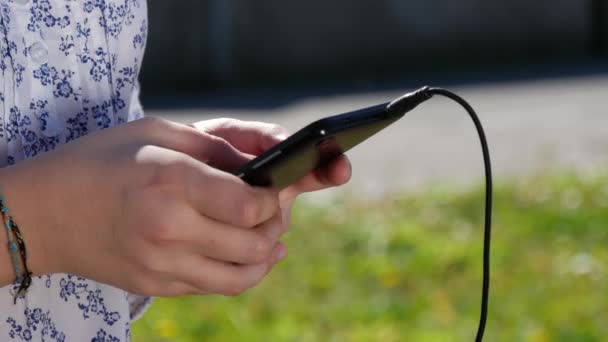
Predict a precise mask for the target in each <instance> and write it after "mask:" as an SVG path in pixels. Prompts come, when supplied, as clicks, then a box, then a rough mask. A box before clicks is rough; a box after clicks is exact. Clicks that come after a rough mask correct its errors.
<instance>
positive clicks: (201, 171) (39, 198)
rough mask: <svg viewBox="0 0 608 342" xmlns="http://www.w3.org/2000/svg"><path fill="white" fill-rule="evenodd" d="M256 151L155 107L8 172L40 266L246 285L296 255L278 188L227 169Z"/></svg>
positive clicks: (141, 289) (183, 287)
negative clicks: (286, 242)
mask: <svg viewBox="0 0 608 342" xmlns="http://www.w3.org/2000/svg"><path fill="white" fill-rule="evenodd" d="M246 160H247V156H246V155H245V154H243V153H241V152H239V151H238V150H237V149H235V148H234V147H233V146H232V145H230V144H229V143H227V142H226V140H224V139H221V138H219V137H217V136H214V135H211V134H207V133H205V132H201V131H197V130H196V129H193V128H191V127H188V126H185V125H180V124H176V123H172V122H169V121H166V120H162V119H158V118H145V119H142V120H138V121H135V122H131V123H128V124H125V125H121V126H118V127H114V128H110V129H107V130H103V131H100V132H96V133H93V134H91V135H88V136H85V137H83V138H81V139H78V140H77V141H74V142H72V143H69V144H66V145H63V146H61V147H60V148H58V149H56V150H54V151H51V152H48V153H45V154H43V155H40V156H38V157H36V158H33V159H30V160H27V161H23V162H20V163H18V164H17V165H15V166H12V167H8V168H4V169H1V170H0V181H1V182H2V185H3V191H4V195H5V198H6V199H7V203H8V205H9V207H10V208H11V212H12V214H13V216H14V218H15V220H16V221H17V223H18V224H19V225H20V227H21V230H22V233H23V236H24V239H25V241H26V244H27V247H28V255H29V258H28V263H29V265H30V268H31V270H32V271H33V272H34V273H35V274H44V273H60V272H61V273H72V274H77V275H81V276H84V277H87V278H90V279H94V280H96V281H99V282H103V283H107V284H111V285H114V286H116V287H119V288H122V289H125V290H127V291H130V292H132V293H138V294H143V295H154V296H173V295H183V294H205V293H218V294H224V295H236V294H239V293H241V292H243V291H244V290H246V289H247V288H250V287H252V286H254V285H255V284H257V283H258V282H259V281H260V280H261V279H262V278H263V277H264V276H265V275H266V273H267V272H268V271H269V270H270V268H271V267H272V266H273V265H274V264H275V263H276V262H278V260H279V259H281V258H282V257H283V256H284V254H285V250H284V247H283V246H282V245H281V244H280V243H278V239H279V236H280V234H281V232H282V222H281V212H280V208H279V195H278V193H277V192H276V191H274V190H272V189H260V188H254V187H251V186H249V185H247V184H244V183H243V182H242V181H241V180H240V179H238V178H237V177H235V176H233V175H231V174H229V173H226V172H223V171H220V170H219V169H218V168H221V169H229V168H231V167H233V166H234V165H239V164H242V163H244V162H245V161H246ZM252 227H255V229H252ZM2 272H4V270H2Z"/></svg>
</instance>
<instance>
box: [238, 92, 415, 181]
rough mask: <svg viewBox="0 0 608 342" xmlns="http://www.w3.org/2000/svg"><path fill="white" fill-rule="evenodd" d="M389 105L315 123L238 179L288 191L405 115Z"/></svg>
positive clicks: (258, 159) (246, 167)
mask: <svg viewBox="0 0 608 342" xmlns="http://www.w3.org/2000/svg"><path fill="white" fill-rule="evenodd" d="M388 104H389V103H388V102H387V103H383V104H379V105H375V106H372V107H368V108H363V109H359V110H356V111H353V112H349V113H345V114H340V115H335V116H329V117H326V118H324V119H321V120H318V121H315V122H313V123H311V124H309V125H308V126H306V127H304V128H302V129H301V130H299V131H298V132H296V133H294V134H293V135H291V136H289V137H288V138H287V139H285V140H284V141H282V142H280V143H278V144H277V145H275V146H273V147H272V148H270V149H268V150H267V151H266V152H264V153H262V154H261V155H259V156H257V157H256V158H255V159H253V160H251V161H249V162H248V163H247V164H245V165H243V166H242V167H241V168H240V169H239V170H238V171H237V172H236V175H237V176H238V177H240V178H241V179H243V180H244V181H245V182H247V183H249V184H251V185H254V186H263V187H276V188H279V189H282V188H285V187H287V186H289V185H291V184H293V183H295V182H296V181H298V180H299V179H300V178H302V177H304V176H305V175H306V174H308V173H309V172H311V171H312V170H314V169H316V168H319V167H321V166H323V165H324V164H326V163H328V162H329V161H331V160H332V159H334V158H336V157H337V156H339V155H341V154H343V153H345V152H346V151H348V150H350V149H351V148H353V147H354V146H356V145H358V144H360V143H361V142H363V141H365V140H366V139H368V138H369V137H371V136H372V135H374V134H376V133H378V132H379V131H381V130H382V129H384V128H386V127H387V126H389V125H390V124H392V123H393V122H395V121H397V120H398V119H399V118H401V117H402V116H403V115H404V114H395V113H391V112H389V111H388V110H387V106H388Z"/></svg>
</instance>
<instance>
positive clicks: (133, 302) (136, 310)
mask: <svg viewBox="0 0 608 342" xmlns="http://www.w3.org/2000/svg"><path fill="white" fill-rule="evenodd" d="M127 300H128V301H129V312H130V318H131V322H135V321H137V320H138V319H140V318H141V317H142V316H143V315H144V313H145V312H146V310H148V307H150V305H151V304H152V297H147V296H140V295H136V294H132V293H128V292H127Z"/></svg>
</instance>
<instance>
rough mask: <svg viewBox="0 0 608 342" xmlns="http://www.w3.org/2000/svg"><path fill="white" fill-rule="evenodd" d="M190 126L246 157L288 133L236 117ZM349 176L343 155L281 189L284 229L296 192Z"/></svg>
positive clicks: (232, 168)
mask: <svg viewBox="0 0 608 342" xmlns="http://www.w3.org/2000/svg"><path fill="white" fill-rule="evenodd" d="M192 126H193V127H195V128H197V129H199V130H200V131H202V132H205V133H208V134H211V135H214V136H216V137H219V138H222V139H224V140H226V141H227V142H228V143H230V144H231V145H232V146H234V147H235V148H236V149H238V150H239V151H240V152H242V153H244V154H246V155H248V158H249V159H252V158H254V157H255V156H258V155H260V154H261V153H263V152H264V151H266V150H268V149H269V148H271V147H272V146H274V145H275V144H277V143H279V142H281V141H282V140H284V139H286V138H287V136H288V135H289V133H288V132H287V130H286V129H285V128H283V127H281V126H278V125H274V124H268V123H262V122H254V121H240V120H236V119H215V120H208V121H201V122H197V123H194V124H193V125H192ZM242 164H244V163H241V164H234V165H229V166H228V169H226V171H230V172H234V171H236V170H237V169H238V168H239V167H240V166H241V165H242ZM350 177H351V166H350V162H349V161H348V158H347V157H346V156H344V155H342V156H340V157H338V158H337V159H336V160H334V161H333V162H331V163H329V164H328V165H326V166H325V167H323V168H321V169H318V170H314V171H312V172H311V173H309V174H308V175H306V176H305V177H304V178H302V179H301V180H299V181H298V182H297V183H296V184H293V185H291V186H289V187H288V188H286V189H283V190H282V191H281V192H280V205H281V209H282V216H283V230H284V231H287V229H288V228H289V224H290V218H291V207H292V206H293V202H294V201H295V199H296V197H297V196H298V195H299V194H302V193H304V192H311V191H317V190H322V189H326V188H329V187H333V186H339V185H342V184H344V183H346V182H348V180H349V179H350Z"/></svg>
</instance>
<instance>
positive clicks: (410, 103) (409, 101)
mask: <svg viewBox="0 0 608 342" xmlns="http://www.w3.org/2000/svg"><path fill="white" fill-rule="evenodd" d="M434 95H440V96H444V97H447V98H449V99H451V100H453V101H456V102H457V103H458V104H460V105H461V106H462V107H464V109H465V110H466V111H467V113H468V114H469V116H470V117H471V119H472V120H473V123H474V124H475V128H476V129H477V134H478V135H479V141H480V143H481V151H482V153H483V165H484V168H485V176H486V204H485V222H484V232H483V284H482V288H481V314H480V317H479V326H478V328H477V336H476V337H475V341H476V342H481V341H482V340H483V334H484V331H485V327H486V321H487V318H488V301H489V298H488V297H489V293H490V238H491V235H492V167H491V164H490V152H489V149H488V142H487V141H486V135H485V132H484V130H483V127H482V125H481V122H480V121H479V117H478V116H477V114H476V113H475V110H474V109H473V107H471V105H469V103H468V102H467V101H465V100H464V99H463V98H462V97H460V96H458V95H456V94H454V93H452V92H451V91H449V90H445V89H442V88H430V87H422V88H420V89H418V90H416V91H414V92H413V93H409V94H406V95H403V96H402V97H400V98H398V99H396V100H394V101H392V102H391V103H389V104H388V106H387V110H388V112H389V113H392V114H400V115H403V114H405V113H407V112H409V111H411V110H412V109H414V108H416V106H418V105H419V104H421V103H423V102H425V101H427V100H429V99H430V98H432V97H433V96H434Z"/></svg>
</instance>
